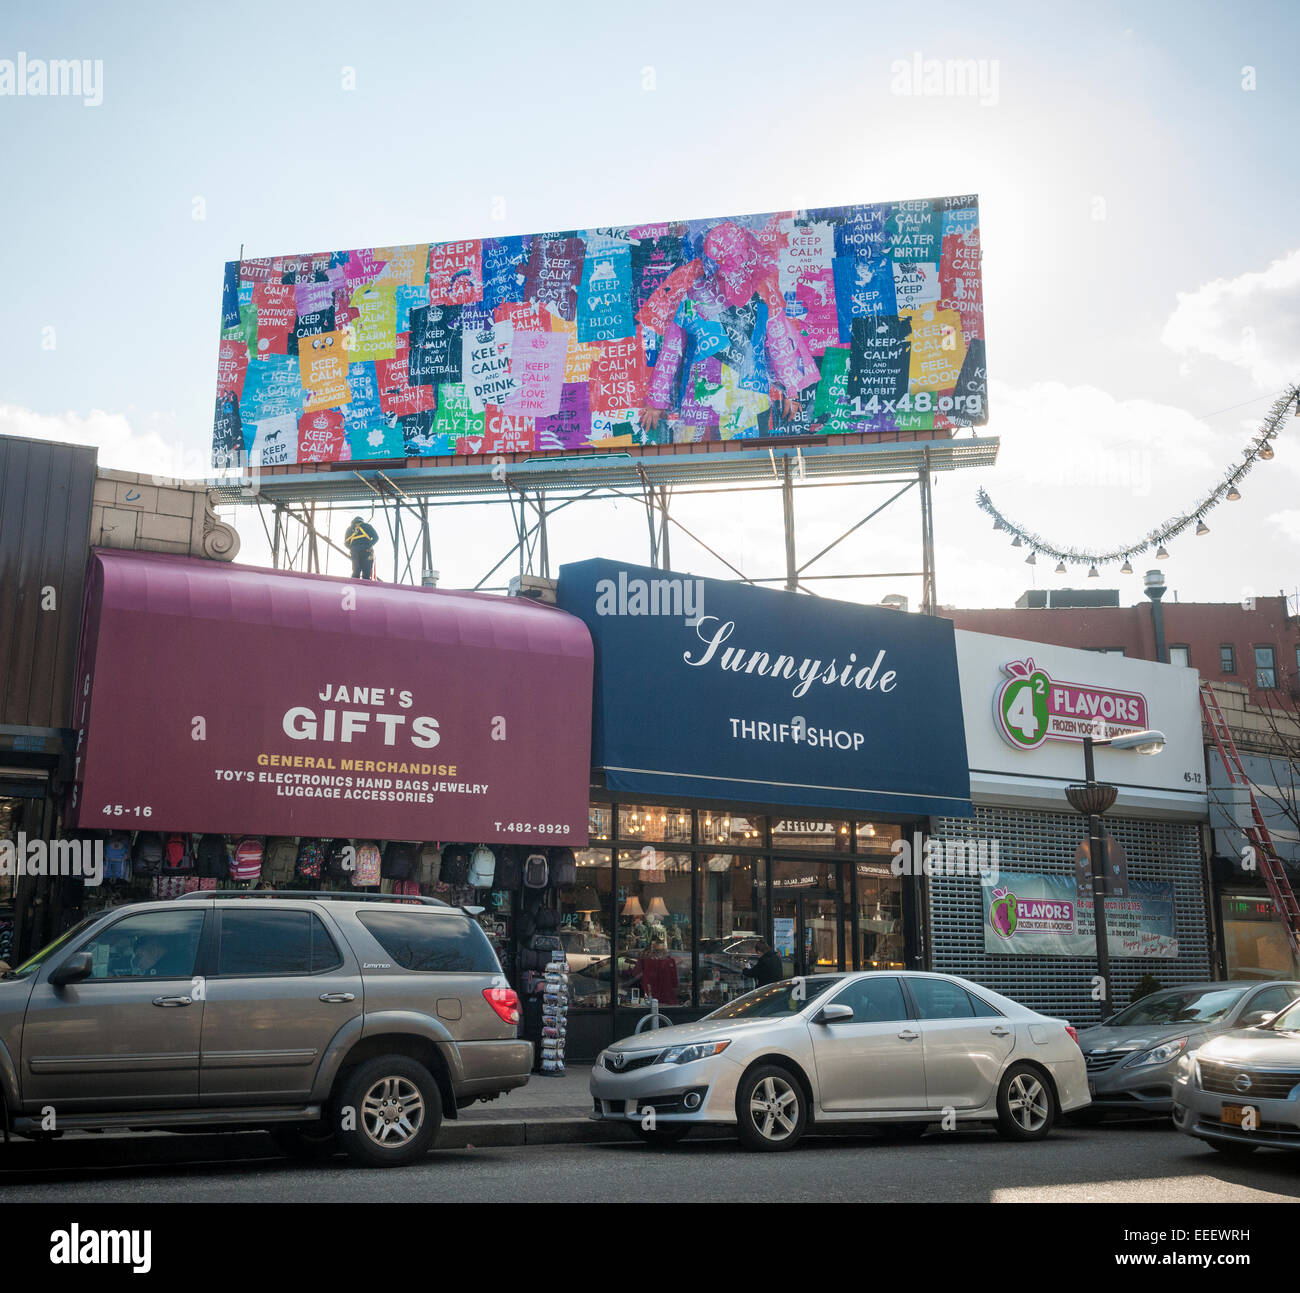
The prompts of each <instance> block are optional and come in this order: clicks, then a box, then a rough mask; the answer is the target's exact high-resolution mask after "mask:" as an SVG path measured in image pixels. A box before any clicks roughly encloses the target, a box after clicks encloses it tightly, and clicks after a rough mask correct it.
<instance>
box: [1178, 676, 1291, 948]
mask: <svg viewBox="0 0 1300 1293" xmlns="http://www.w3.org/2000/svg"><path fill="white" fill-rule="evenodd" d="M1201 713H1202V715H1204V717H1205V725H1206V726H1207V727H1208V728H1209V729H1210V735H1211V736H1212V737H1213V738H1214V744H1215V746H1216V748H1217V749H1218V751H1219V758H1220V759H1222V760H1223V767H1224V770H1225V771H1226V772H1227V774H1228V781H1229V783H1230V784H1231V785H1233V786H1235V787H1238V788H1240V789H1243V790H1245V792H1246V798H1247V799H1248V800H1249V801H1250V817H1251V824H1250V825H1249V826H1243V827H1241V828H1240V829H1241V832H1242V834H1243V835H1245V837H1246V839H1247V840H1249V841H1250V845H1251V847H1252V848H1253V849H1254V850H1255V857H1256V858H1257V859H1258V861H1259V869H1260V871H1261V872H1262V873H1263V875H1264V883H1265V884H1266V885H1267V886H1268V892H1269V894H1270V896H1271V897H1272V899H1273V906H1274V908H1275V910H1276V911H1277V914H1278V916H1279V917H1280V918H1281V921H1282V924H1283V926H1284V927H1285V929H1286V936H1287V938H1288V939H1289V940H1290V942H1291V951H1292V953H1294V955H1295V956H1296V958H1297V959H1300V903H1298V902H1297V901H1296V896H1295V891H1294V890H1293V889H1292V888H1291V882H1290V880H1288V879H1287V875H1286V870H1285V868H1284V867H1283V866H1282V861H1281V859H1280V858H1279V857H1278V855H1277V850H1276V849H1275V848H1274V847H1273V837H1272V836H1271V835H1270V834H1269V833H1268V826H1267V825H1266V824H1265V822H1264V815H1263V814H1262V813H1261V812H1260V811H1259V802H1258V800H1256V798H1255V791H1254V788H1253V787H1252V786H1251V784H1250V778H1249V777H1248V776H1246V770H1245V768H1243V767H1242V765H1241V755H1240V754H1238V753H1237V743H1236V741H1234V740H1233V739H1232V730H1231V729H1230V728H1229V727H1228V724H1227V720H1226V719H1225V718H1224V717H1223V711H1222V710H1221V709H1220V708H1219V698H1218V697H1217V696H1216V695H1215V694H1214V688H1213V687H1211V686H1210V684H1209V683H1208V682H1205V681H1204V680H1202V682H1201Z"/></svg>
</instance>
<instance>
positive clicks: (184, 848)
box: [162, 831, 194, 875]
mask: <svg viewBox="0 0 1300 1293" xmlns="http://www.w3.org/2000/svg"><path fill="white" fill-rule="evenodd" d="M162 869H163V874H164V875H189V873H190V872H191V871H193V870H194V854H193V853H191V852H190V837H189V836H188V835H181V834H179V833H178V832H176V831H173V832H172V833H171V834H170V835H168V836H167V840H166V843H164V844H163V864H162Z"/></svg>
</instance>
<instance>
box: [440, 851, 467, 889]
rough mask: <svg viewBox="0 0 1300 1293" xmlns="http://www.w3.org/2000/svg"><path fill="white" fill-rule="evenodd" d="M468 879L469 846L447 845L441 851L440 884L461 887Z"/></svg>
mask: <svg viewBox="0 0 1300 1293" xmlns="http://www.w3.org/2000/svg"><path fill="white" fill-rule="evenodd" d="M468 879H469V846H468V845H465V844H448V845H447V846H446V847H445V848H444V849H443V850H442V882H443V884H449V885H452V886H457V885H463V884H464V883H465V882H466V880H468Z"/></svg>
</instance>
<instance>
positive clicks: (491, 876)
mask: <svg viewBox="0 0 1300 1293" xmlns="http://www.w3.org/2000/svg"><path fill="white" fill-rule="evenodd" d="M496 873H497V855H496V854H495V853H493V852H492V850H491V849H490V848H488V846H487V845H486V844H480V845H479V846H478V848H476V849H475V850H474V856H473V858H472V859H471V860H470V864H469V884H470V886H471V887H472V888H474V889H490V888H491V887H492V882H493V880H495V879H496Z"/></svg>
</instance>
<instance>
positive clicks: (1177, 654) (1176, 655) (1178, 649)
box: [1169, 646, 1192, 668]
mask: <svg viewBox="0 0 1300 1293" xmlns="http://www.w3.org/2000/svg"><path fill="white" fill-rule="evenodd" d="M1169 663H1170V664H1180V665H1182V666H1183V667H1184V668H1186V667H1187V666H1188V665H1190V664H1191V663H1192V649H1191V647H1185V646H1171V647H1170V648H1169Z"/></svg>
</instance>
